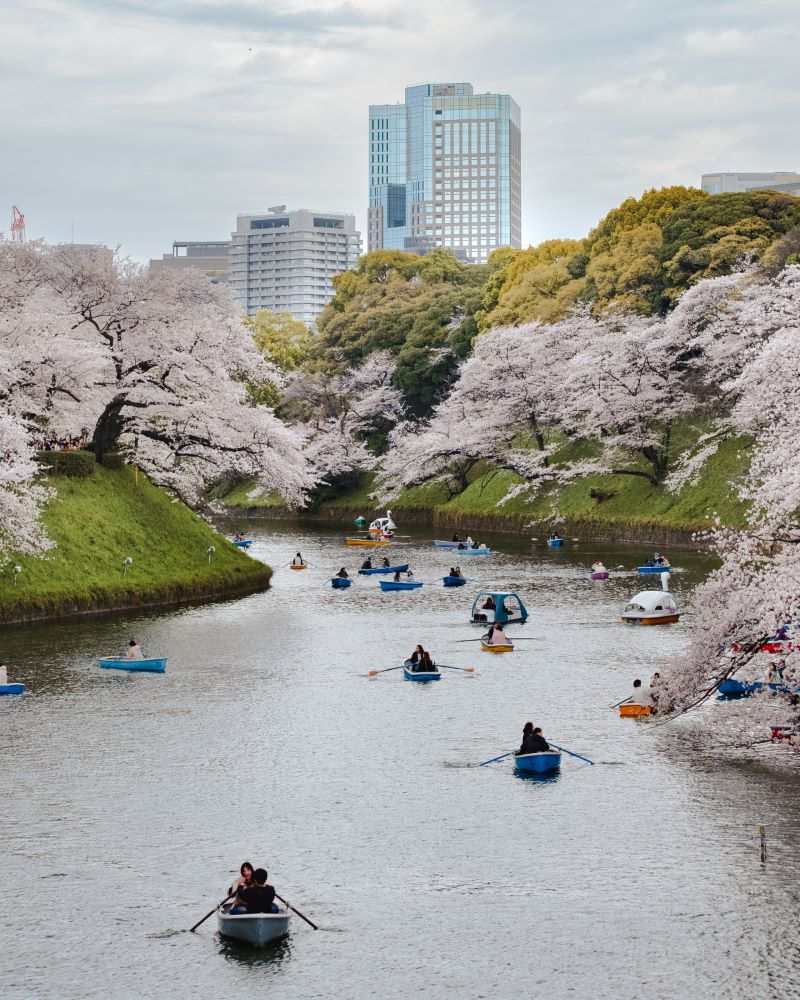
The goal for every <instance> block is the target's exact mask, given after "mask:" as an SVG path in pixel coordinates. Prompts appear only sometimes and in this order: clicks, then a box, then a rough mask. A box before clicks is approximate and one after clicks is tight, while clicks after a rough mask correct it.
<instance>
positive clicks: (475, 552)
mask: <svg viewBox="0 0 800 1000" xmlns="http://www.w3.org/2000/svg"><path fill="white" fill-rule="evenodd" d="M491 554H492V550H491V549H461V551H460V552H459V555H460V556H490V555H491Z"/></svg>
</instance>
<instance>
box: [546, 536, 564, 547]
mask: <svg viewBox="0 0 800 1000" xmlns="http://www.w3.org/2000/svg"><path fill="white" fill-rule="evenodd" d="M547 544H548V545H549V546H550V548H551V549H557V548H559V547H560V546H562V545H563V544H564V539H563V538H548V539H547Z"/></svg>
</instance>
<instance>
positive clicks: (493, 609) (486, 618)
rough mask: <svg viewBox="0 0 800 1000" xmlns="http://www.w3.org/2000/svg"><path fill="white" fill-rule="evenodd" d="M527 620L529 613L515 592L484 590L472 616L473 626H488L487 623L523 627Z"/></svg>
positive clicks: (473, 606) (477, 599) (478, 598)
mask: <svg viewBox="0 0 800 1000" xmlns="http://www.w3.org/2000/svg"><path fill="white" fill-rule="evenodd" d="M527 620H528V611H527V609H526V607H525V605H524V604H523V603H522V599H521V598H520V596H519V594H515V593H514V592H513V591H503V590H482V591H481V592H480V593H479V594H478V596H477V597H476V598H475V601H474V603H473V605H472V613H471V614H470V621H471V622H472V624H473V625H486V624H487V622H497V623H498V624H499V625H507V624H508V623H509V622H510V623H511V624H512V625H513V624H517V623H519V624H520V625H521V624H522V623H523V622H526V621H527Z"/></svg>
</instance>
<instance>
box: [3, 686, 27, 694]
mask: <svg viewBox="0 0 800 1000" xmlns="http://www.w3.org/2000/svg"><path fill="white" fill-rule="evenodd" d="M24 690H25V685H24V684H0V695H3V694H22V693H23V692H24Z"/></svg>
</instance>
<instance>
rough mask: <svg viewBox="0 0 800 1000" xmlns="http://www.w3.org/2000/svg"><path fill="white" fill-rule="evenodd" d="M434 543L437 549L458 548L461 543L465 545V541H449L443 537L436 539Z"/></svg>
mask: <svg viewBox="0 0 800 1000" xmlns="http://www.w3.org/2000/svg"><path fill="white" fill-rule="evenodd" d="M433 544H434V545H435V546H436V548H437V549H457V548H458V547H459V545H463V544H464V543H463V542H448V541H445V539H443V538H436V539H434V542H433Z"/></svg>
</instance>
